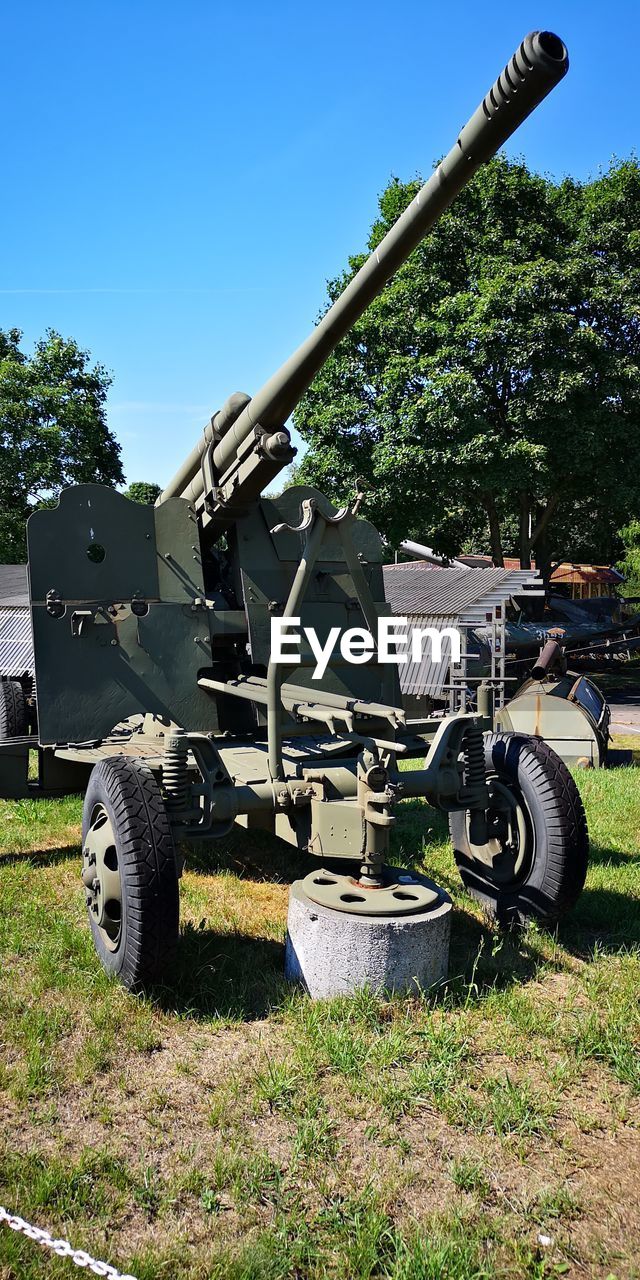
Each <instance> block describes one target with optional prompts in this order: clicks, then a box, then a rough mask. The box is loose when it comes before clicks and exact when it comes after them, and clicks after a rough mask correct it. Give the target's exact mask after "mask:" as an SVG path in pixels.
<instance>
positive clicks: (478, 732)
mask: <svg viewBox="0 0 640 1280" xmlns="http://www.w3.org/2000/svg"><path fill="white" fill-rule="evenodd" d="M464 765H465V769H464V772H465V779H464V780H465V785H466V786H467V787H483V786H484V784H485V780H486V772H485V767H484V735H483V733H482V729H480V728H479V727H478V726H477V725H471V726H470V727H469V729H468V730H467V732H466V734H465V738H464Z"/></svg>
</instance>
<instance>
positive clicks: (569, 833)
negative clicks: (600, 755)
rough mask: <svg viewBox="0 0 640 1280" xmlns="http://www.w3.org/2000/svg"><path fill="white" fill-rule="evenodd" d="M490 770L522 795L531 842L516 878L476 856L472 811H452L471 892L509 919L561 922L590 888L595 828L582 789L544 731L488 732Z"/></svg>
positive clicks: (459, 855)
mask: <svg viewBox="0 0 640 1280" xmlns="http://www.w3.org/2000/svg"><path fill="white" fill-rule="evenodd" d="M485 767H486V770H487V776H488V777H493V778H496V779H497V780H498V782H499V783H500V784H502V785H503V786H504V787H506V788H507V789H508V791H509V792H510V793H511V794H512V795H513V796H514V797H515V799H516V802H517V805H518V806H519V809H520V811H521V813H522V814H523V815H524V823H523V826H524V828H525V829H526V842H527V847H525V848H524V849H523V850H522V858H521V859H518V862H519V866H518V869H517V872H516V873H515V874H514V875H513V877H512V879H509V877H508V875H507V877H506V878H505V876H504V874H503V875H502V876H499V875H497V874H494V873H493V869H492V867H491V866H489V865H487V863H486V862H483V861H481V860H480V859H479V858H478V857H474V846H473V845H472V843H471V841H470V839H469V823H468V814H466V813H464V812H458V813H451V814H450V815H449V827H450V832H451V840H452V843H453V849H454V854H455V859H456V863H457V865H458V870H459V872H460V876H461V878H462V882H463V884H464V886H465V888H466V889H467V891H468V892H469V893H470V894H471V895H472V896H473V897H474V898H477V899H478V901H479V902H481V903H482V905H483V907H484V908H485V912H486V913H487V915H489V916H492V917H494V918H495V919H497V920H498V921H499V922H500V923H501V924H515V923H520V924H522V923H524V922H525V921H526V920H529V919H537V920H541V921H545V922H546V923H554V922H555V921H557V920H559V919H560V917H561V916H563V915H565V914H566V913H567V912H568V911H569V910H570V909H571V907H573V906H574V904H575V903H576V901H577V899H578V898H579V896H580V893H581V892H582V889H583V887H584V882H585V878H586V874H587V864H588V859H589V835H588V831H587V820H586V816H585V812H584V806H583V804H582V800H581V798H580V793H579V791H578V788H577V786H576V784H575V782H574V779H573V778H572V776H571V774H570V773H569V770H568V769H567V766H566V765H565V763H564V761H562V760H561V759H560V757H559V756H558V755H556V752H555V751H552V749H551V747H549V746H548V745H547V743H546V742H543V740H542V739H541V738H529V737H526V736H524V735H522V734H516V733H513V734H509V733H488V734H485Z"/></svg>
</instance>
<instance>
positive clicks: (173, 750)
mask: <svg viewBox="0 0 640 1280" xmlns="http://www.w3.org/2000/svg"><path fill="white" fill-rule="evenodd" d="M188 756H189V739H188V737H187V735H186V733H185V731H184V729H174V730H173V732H172V733H170V734H169V736H168V737H167V740H166V745H165V749H164V759H163V761H162V785H163V788H164V792H165V796H166V801H167V808H169V809H172V810H176V811H177V810H180V809H186V807H187V800H188V797H189V773H188V767H187V761H188Z"/></svg>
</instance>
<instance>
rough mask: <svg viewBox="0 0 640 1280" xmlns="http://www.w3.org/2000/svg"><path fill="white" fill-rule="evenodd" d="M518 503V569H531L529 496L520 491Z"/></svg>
mask: <svg viewBox="0 0 640 1280" xmlns="http://www.w3.org/2000/svg"><path fill="white" fill-rule="evenodd" d="M518 498H519V503H520V537H519V547H518V552H519V555H520V568H521V569H530V568H531V495H530V494H528V493H526V492H525V491H524V489H522V490H521V491H520V493H519V495H518Z"/></svg>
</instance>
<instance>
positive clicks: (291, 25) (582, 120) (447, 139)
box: [0, 0, 640, 484]
mask: <svg viewBox="0 0 640 1280" xmlns="http://www.w3.org/2000/svg"><path fill="white" fill-rule="evenodd" d="M535 27H550V28H551V29H553V30H556V31H557V32H558V33H559V34H560V35H561V36H562V37H563V39H564V40H565V42H566V44H567V46H568V48H569V54H570V59H571V69H570V71H569V75H568V77H567V78H566V80H565V81H564V83H563V84H562V85H561V86H560V87H559V88H558V89H557V90H556V91H555V92H554V93H553V94H552V95H551V97H550V98H549V99H548V100H547V101H546V102H545V103H544V104H543V105H542V107H541V108H540V109H539V111H538V112H536V113H535V114H534V115H533V116H532V117H531V119H530V120H529V121H527V122H526V123H525V125H524V126H523V128H522V129H521V130H520V132H519V133H518V134H517V135H516V138H515V139H514V140H513V141H512V143H511V144H510V146H509V147H508V149H507V150H508V151H509V153H510V154H520V155H524V156H525V158H526V160H527V161H528V163H529V164H530V165H531V166H532V167H533V168H535V169H538V170H541V171H546V172H549V173H551V174H554V175H557V176H561V175H563V174H565V173H571V174H573V175H575V176H576V177H578V178H586V177H588V176H590V175H594V174H596V173H597V171H598V169H599V168H600V167H602V166H606V165H607V164H608V162H609V160H610V158H611V156H612V155H613V154H617V155H619V156H624V155H627V154H629V152H630V151H632V150H633V149H634V148H636V147H637V146H638V140H639V125H640V109H639V106H638V91H637V84H636V80H635V73H634V71H633V67H634V56H635V51H636V50H637V48H638V46H639V44H640V5H639V4H638V3H637V0H617V2H616V0H614V3H613V4H611V5H609V6H606V5H603V4H602V3H595V2H594V0H583V3H577V2H575V0H568V2H567V3H563V0H555V2H554V3H553V4H552V3H549V0H540V2H539V3H536V4H533V3H531V4H530V3H520V0H510V2H508V0H496V2H495V3H493V4H479V3H456V2H455V0H451V2H450V3H449V4H447V5H444V4H442V3H441V2H439V3H437V4H436V3H431V0H424V2H423V3H422V4H418V3H415V0H396V3H395V4H392V5H391V4H388V3H386V4H383V3H379V2H378V0H368V2H367V3H365V2H363V0H352V2H351V3H342V4H340V3H336V2H335V0H324V3H322V4H319V5H316V6H313V7H312V6H309V5H304V4H300V3H299V4H289V3H281V2H279V0H273V2H272V3H271V4H270V5H266V4H259V3H255V2H254V0H251V2H250V3H248V2H245V3H235V4H227V3H224V4H223V3H219V2H217V0H210V2H209V3H202V2H199V0H182V3H180V4H178V3H173V4H168V3H163V0H155V3H150V2H149V0H126V3H124V2H122V0H109V3H107V2H106V0H84V2H83V3H81V4H80V3H73V2H68V0H67V2H65V0H58V3H55V2H53V3H52V2H51V0H48V3H41V2H40V0H36V2H32V3H24V4H22V5H13V6H5V9H4V14H3V41H2V44H3V48H2V51H1V53H0V63H1V77H2V86H3V93H4V122H5V124H4V136H3V148H2V168H3V175H4V196H3V199H2V202H1V203H0V224H1V234H0V245H1V246H2V271H1V273H0V327H5V328H7V327H10V326H14V325H17V326H18V327H20V328H22V329H23V330H24V334H25V343H26V344H27V345H29V344H31V343H32V342H33V340H34V339H35V338H36V337H38V336H39V335H41V334H42V333H43V332H44V330H45V329H46V328H47V327H50V326H51V327H53V328H55V329H58V330H59V331H61V332H62V333H63V334H65V335H67V334H70V335H73V336H74V337H75V338H76V339H77V340H78V341H79V342H80V343H81V344H82V345H83V346H85V347H87V348H89V349H90V350H91V352H92V353H93V355H94V357H95V358H96V359H99V360H100V361H102V362H103V363H104V364H106V365H107V367H108V368H109V369H110V370H111V371H112V373H113V375H114V383H113V388H112V391H111V394H110V398H109V421H110V425H111V427H112V428H113V430H114V431H115V432H116V434H117V436H118V438H119V440H120V442H121V444H122V451H123V461H124V466H125V470H126V473H127V478H128V480H139V479H145V480H157V481H158V483H160V484H162V483H164V482H166V481H167V480H168V479H169V478H170V476H171V475H172V474H173V472H174V471H175V469H176V467H177V466H178V464H179V463H180V461H181V459H182V456H183V454H185V453H187V452H188V451H189V450H190V449H191V447H192V445H193V444H194V443H195V439H196V437H197V435H198V433H199V431H200V430H201V429H202V426H203V425H204V423H205V421H206V420H207V419H208V417H209V416H210V414H211V412H212V411H213V410H215V409H216V408H217V407H219V405H220V404H221V403H222V401H223V400H224V399H225V398H226V396H227V395H228V394H229V393H230V392H232V391H236V390H243V391H248V392H249V393H252V392H254V391H256V390H257V389H258V387H259V386H260V385H261V383H262V382H263V381H264V380H265V379H266V377H267V376H268V375H269V374H270V373H271V372H272V370H273V369H274V368H276V367H277V366H278V365H279V364H280V363H281V362H282V360H283V359H284V358H285V357H286V356H287V355H288V354H289V353H290V351H291V350H293V348H294V347H295V346H297V345H298V343H299V342H300V341H302V339H303V338H304V337H306V335H307V333H308V332H309V330H310V328H311V327H312V326H313V323H314V322H315V319H316V317H317V314H318V311H319V309H320V307H321V306H322V304H323V301H324V297H325V281H326V280H327V279H328V278H330V277H332V276H333V275H335V274H337V273H338V272H339V271H340V270H341V269H342V267H343V266H344V265H345V263H346V259H347V256H348V254H350V253H353V252H356V251H358V250H360V249H361V248H363V247H364V244H365V241H366V236H367V231H368V228H369V225H370V223H371V221H372V219H373V217H374V216H375V212H376V197H377V194H378V193H379V192H380V191H381V190H382V189H383V187H384V186H385V185H386V183H387V181H388V179H389V177H390V176H391V175H392V174H396V175H398V176H399V177H401V178H409V177H412V176H414V175H415V174H416V172H421V173H423V174H424V175H425V176H426V175H427V174H428V173H429V171H430V167H431V162H432V160H433V159H434V158H435V157H436V156H438V155H440V154H442V153H443V152H444V151H446V150H448V148H449V146H450V145H451V144H452V143H453V142H454V141H455V137H456V135H457V132H458V129H459V127H460V126H461V125H462V124H463V123H464V122H465V120H466V119H467V118H468V116H469V115H470V114H471V112H472V110H473V109H474V108H475V107H476V105H477V103H478V101H479V99H480V97H481V96H482V95H483V94H484V92H485V91H486V89H487V88H488V87H489V84H490V83H491V82H492V81H493V80H494V79H495V76H496V75H497V74H498V72H499V71H500V70H501V68H502V66H503V65H504V63H505V62H506V60H507V58H508V57H509V56H510V55H511V53H512V52H513V50H514V48H515V47H516V44H517V43H518V42H519V40H520V39H521V38H522V36H523V35H524V34H525V33H526V32H527V31H528V30H531V29H532V28H535Z"/></svg>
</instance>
